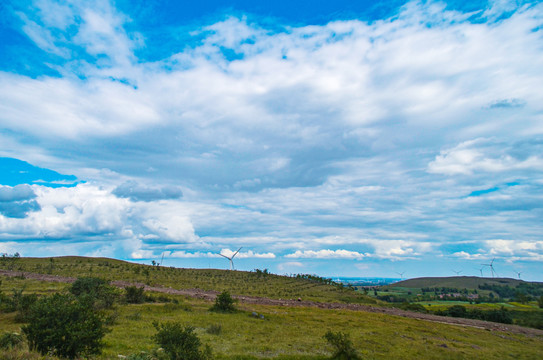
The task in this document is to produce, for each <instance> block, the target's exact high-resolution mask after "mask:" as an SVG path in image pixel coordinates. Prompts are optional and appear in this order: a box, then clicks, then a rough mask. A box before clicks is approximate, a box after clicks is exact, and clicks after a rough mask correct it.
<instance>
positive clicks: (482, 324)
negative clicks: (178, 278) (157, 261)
mask: <svg viewBox="0 0 543 360" xmlns="http://www.w3.org/2000/svg"><path fill="white" fill-rule="evenodd" d="M0 275H3V276H10V277H15V276H21V277H24V278H26V279H34V280H40V281H48V282H60V283H73V282H74V281H75V280H76V279H75V278H72V277H62V276H56V275H47V274H36V273H29V272H21V271H9V270H0ZM111 285H114V286H117V287H119V288H125V287H127V286H138V287H144V289H145V290H146V291H153V292H159V293H165V294H173V295H184V296H189V297H193V298H198V299H203V300H206V301H214V300H215V297H216V296H217V294H218V292H216V291H204V290H200V289H179V290H177V289H173V288H168V287H157V286H148V285H145V284H142V283H133V282H127V281H112V282H111ZM233 297H234V298H236V299H237V300H238V301H240V302H241V303H246V304H259V305H275V306H285V307H300V306H302V307H317V308H321V309H345V310H353V311H364V312H371V313H380V314H386V315H393V316H401V317H406V318H412V319H419V320H423V321H432V322H438V323H443V324H450V325H458V326H469V327H475V328H480V329H486V330H489V331H501V332H510V333H517V334H525V335H530V336H538V337H539V336H543V330H538V329H533V328H526V327H522V326H517V325H509V324H500V323H493V322H489V321H482V320H474V319H463V318H452V317H445V316H437V315H432V314H423V313H417V312H411V311H405V310H400V309H396V308H393V307H379V306H369V305H360V304H344V303H328V302H315V301H306V300H300V299H296V300H294V299H270V298H262V297H255V296H244V295H240V296H233Z"/></svg>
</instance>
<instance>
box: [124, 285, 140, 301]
mask: <svg viewBox="0 0 543 360" xmlns="http://www.w3.org/2000/svg"><path fill="white" fill-rule="evenodd" d="M124 290H125V291H126V293H125V299H126V302H127V303H129V304H143V303H144V302H145V291H144V289H143V287H136V286H127V287H125V288H124Z"/></svg>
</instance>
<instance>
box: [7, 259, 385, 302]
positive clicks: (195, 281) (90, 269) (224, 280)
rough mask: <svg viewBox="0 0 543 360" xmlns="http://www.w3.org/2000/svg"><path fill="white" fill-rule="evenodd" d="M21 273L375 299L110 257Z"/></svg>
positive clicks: (307, 282)
mask: <svg viewBox="0 0 543 360" xmlns="http://www.w3.org/2000/svg"><path fill="white" fill-rule="evenodd" d="M14 268H15V269H17V270H20V271H27V272H32V273H40V274H49V275H58V276H67V277H74V278H77V277H85V276H86V277H98V278H102V279H105V280H108V281H114V280H123V281H127V282H133V283H142V284H146V285H150V286H165V287H171V288H174V289H195V288H198V289H202V290H206V291H209V290H213V291H218V292H221V291H224V290H227V291H229V292H230V293H231V294H232V295H249V296H260V297H268V298H272V299H297V298H299V297H301V298H303V299H304V300H312V301H326V302H347V303H368V304H375V303H377V301H376V300H375V299H372V298H371V297H368V296H365V295H363V294H360V293H357V292H355V291H352V290H349V289H347V288H343V287H341V288H340V287H338V286H334V285H330V284H326V283H324V282H321V281H319V279H318V278H314V279H304V278H296V277H287V276H279V275H274V274H263V273H257V272H248V271H229V270H217V269H184V268H173V267H162V266H151V265H142V264H135V263H130V262H126V261H121V260H115V259H108V258H87V257H77V256H65V257H55V258H21V259H19V260H18V261H17V263H16V264H15V265H14Z"/></svg>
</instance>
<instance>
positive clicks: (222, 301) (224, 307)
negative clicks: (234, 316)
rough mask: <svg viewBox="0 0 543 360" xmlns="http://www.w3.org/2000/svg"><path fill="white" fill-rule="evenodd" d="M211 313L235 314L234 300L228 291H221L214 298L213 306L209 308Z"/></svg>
mask: <svg viewBox="0 0 543 360" xmlns="http://www.w3.org/2000/svg"><path fill="white" fill-rule="evenodd" d="M210 310H211V311H218V312H235V311H236V307H235V306H234V299H232V296H230V293H229V292H228V291H226V290H225V291H223V292H222V293H220V294H219V295H217V297H216V298H215V304H214V305H213V306H212V307H211V309H210Z"/></svg>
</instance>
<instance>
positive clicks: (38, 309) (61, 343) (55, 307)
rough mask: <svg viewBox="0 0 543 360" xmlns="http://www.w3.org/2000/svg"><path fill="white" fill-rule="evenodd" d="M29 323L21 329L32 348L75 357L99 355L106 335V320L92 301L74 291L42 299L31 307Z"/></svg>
mask: <svg viewBox="0 0 543 360" xmlns="http://www.w3.org/2000/svg"><path fill="white" fill-rule="evenodd" d="M28 321H29V324H28V325H26V326H24V327H23V328H22V331H23V334H24V335H26V338H27V339H28V345H29V347H30V348H31V349H32V350H37V351H38V352H40V353H41V354H43V355H45V354H53V355H56V356H59V357H65V358H69V359H74V358H76V357H79V356H82V355H83V356H84V355H92V354H99V353H100V352H101V350H102V347H103V343H102V338H103V337H104V335H105V334H106V328H105V326H104V319H103V317H102V316H101V315H99V313H97V312H95V310H94V309H93V307H92V304H91V303H89V302H82V301H78V299H77V298H75V297H74V296H73V295H71V294H66V295H63V294H54V295H53V296H51V297H46V298H41V299H39V300H38V301H37V302H36V303H35V304H34V305H33V306H32V307H31V309H30V313H29V315H28Z"/></svg>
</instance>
